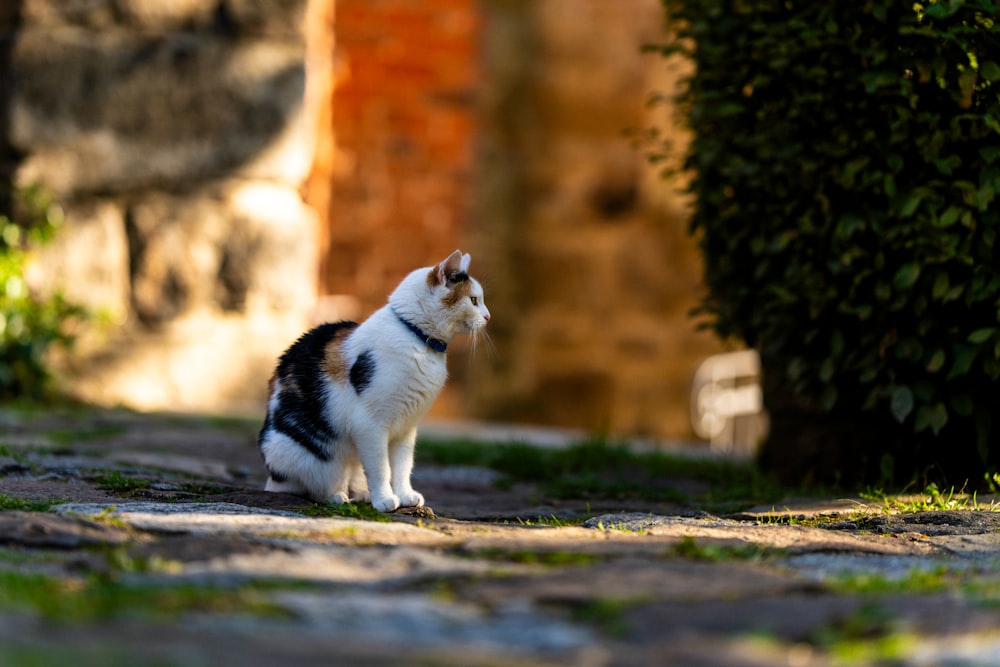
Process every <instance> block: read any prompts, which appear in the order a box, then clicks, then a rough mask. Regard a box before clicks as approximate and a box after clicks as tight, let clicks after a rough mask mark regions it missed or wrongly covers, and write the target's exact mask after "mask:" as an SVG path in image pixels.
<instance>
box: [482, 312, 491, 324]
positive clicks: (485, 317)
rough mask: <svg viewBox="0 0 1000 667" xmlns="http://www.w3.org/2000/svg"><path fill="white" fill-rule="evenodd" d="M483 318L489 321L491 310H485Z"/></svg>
mask: <svg viewBox="0 0 1000 667" xmlns="http://www.w3.org/2000/svg"><path fill="white" fill-rule="evenodd" d="M483 319H484V320H486V321H487V322H489V321H490V311H488V310H483Z"/></svg>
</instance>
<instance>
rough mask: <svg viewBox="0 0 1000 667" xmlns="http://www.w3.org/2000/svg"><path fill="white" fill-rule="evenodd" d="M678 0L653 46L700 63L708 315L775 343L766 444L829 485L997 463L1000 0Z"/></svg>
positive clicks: (755, 341)
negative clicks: (666, 35) (666, 37)
mask: <svg viewBox="0 0 1000 667" xmlns="http://www.w3.org/2000/svg"><path fill="white" fill-rule="evenodd" d="M663 4H664V6H665V8H666V10H667V15H668V17H669V19H670V20H669V26H670V27H671V29H673V30H674V31H675V32H676V33H677V40H676V41H674V42H673V43H672V44H669V45H666V46H664V47H659V48H660V50H661V51H662V52H663V53H664V55H667V56H671V55H674V54H676V53H683V54H685V55H687V56H688V57H690V58H691V59H692V60H693V62H694V64H695V65H696V71H695V72H694V74H693V75H692V76H691V77H690V79H689V80H688V85H687V88H686V90H685V92H684V93H682V96H681V99H680V102H681V105H682V108H683V114H684V117H685V119H686V122H687V124H688V125H689V127H690V129H691V130H692V131H693V140H692V143H691V145H690V149H689V153H688V156H687V159H686V167H687V168H688V169H690V170H691V172H692V175H693V180H692V181H691V185H690V191H691V193H693V194H694V195H695V196H696V205H695V209H694V217H693V220H692V223H691V226H692V230H693V232H694V233H696V234H698V235H699V237H700V243H701V247H702V249H703V251H704V258H705V267H706V268H705V282H706V284H707V296H706V298H705V300H704V302H703V306H702V308H701V313H702V314H703V315H706V316H707V317H708V320H709V322H710V326H711V327H713V328H714V329H715V331H717V332H718V333H719V334H720V335H722V336H723V337H736V338H739V339H742V340H744V341H745V342H746V343H747V344H748V345H750V346H752V347H755V348H757V349H758V350H759V351H760V352H761V356H762V360H763V364H764V369H765V373H766V376H765V402H766V403H767V405H768V408H769V410H770V411H771V416H772V425H773V430H772V435H771V437H770V438H769V441H768V442H767V443H766V444H765V446H764V448H763V450H762V454H763V460H764V461H765V462H769V463H771V464H772V465H774V466H777V467H778V468H781V470H779V472H783V473H784V476H785V477H794V478H798V479H801V478H802V477H803V476H805V477H810V476H812V477H814V478H820V479H825V480H833V481H836V480H837V479H840V480H841V481H844V480H849V479H851V478H857V480H865V481H869V482H872V481H880V480H881V481H886V480H887V478H890V477H896V478H897V481H899V480H900V478H901V477H902V478H905V477H907V476H908V477H910V478H913V477H914V476H920V475H925V476H926V475H931V476H933V475H935V474H940V475H943V476H945V477H951V478H961V477H963V476H964V477H969V476H972V477H975V478H976V479H982V475H983V473H984V472H986V471H987V470H996V469H998V467H1000V253H998V250H997V233H998V231H1000V207H998V206H997V201H996V196H997V191H998V189H1000V24H998V18H1000V17H998V9H997V6H996V5H995V4H994V2H992V0H967V1H963V0H938V1H935V0H927V1H924V2H920V3H917V4H913V3H909V2H898V1H895V0H866V1H864V2H808V1H805V0H736V1H733V0H727V1H725V2H723V1H722V0H663ZM810 425H813V426H816V427H817V428H811V427H810ZM838 452H839V453H838ZM958 482H959V483H960V482H961V480H960V479H959V480H958Z"/></svg>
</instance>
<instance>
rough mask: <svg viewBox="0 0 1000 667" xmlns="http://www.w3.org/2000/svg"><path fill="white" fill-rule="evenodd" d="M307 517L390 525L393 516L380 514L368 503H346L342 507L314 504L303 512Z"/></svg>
mask: <svg viewBox="0 0 1000 667" xmlns="http://www.w3.org/2000/svg"><path fill="white" fill-rule="evenodd" d="M302 513H303V514H305V515H306V516H313V517H338V516H339V517H344V518H346V519H360V520H362V521H380V522H383V523H388V522H391V521H392V515H391V514H386V513H384V512H379V511H378V510H377V509H375V508H374V507H372V506H371V505H369V504H368V503H344V504H342V505H334V504H333V503H327V504H325V505H324V504H319V503H316V504H313V505H311V506H309V507H306V508H304V509H303V510H302Z"/></svg>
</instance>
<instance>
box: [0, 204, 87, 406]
mask: <svg viewBox="0 0 1000 667" xmlns="http://www.w3.org/2000/svg"><path fill="white" fill-rule="evenodd" d="M14 200H15V205H14V209H15V212H14V214H13V215H12V216H10V217H8V216H4V215H0V400H5V401H6V400H12V399H27V400H43V399H47V398H50V397H51V396H52V382H51V380H52V374H51V373H50V371H49V369H48V366H47V353H48V352H49V350H50V348H52V346H54V345H57V346H64V347H69V346H70V345H71V344H72V342H73V335H72V333H71V330H72V326H71V325H72V323H73V321H74V320H80V319H82V318H85V317H86V316H87V313H86V311H85V310H84V309H83V308H81V307H80V306H76V305H73V304H71V303H69V302H68V301H67V300H66V299H65V298H63V296H62V295H61V294H60V293H59V292H53V293H51V294H49V295H41V294H39V293H38V292H37V290H33V289H32V287H31V286H30V285H29V281H28V278H27V275H26V274H27V272H28V270H29V267H30V264H31V262H32V260H33V254H32V251H33V250H34V249H37V248H38V247H39V246H41V245H43V244H45V243H48V242H50V241H51V240H52V238H53V236H54V235H55V233H56V231H57V229H58V228H59V226H60V225H61V224H62V211H61V209H60V208H59V207H58V206H56V205H55V204H54V203H53V201H52V199H51V196H50V195H48V194H47V193H46V192H45V191H44V190H43V189H41V188H38V187H28V188H22V189H19V190H17V191H16V193H15V197H14Z"/></svg>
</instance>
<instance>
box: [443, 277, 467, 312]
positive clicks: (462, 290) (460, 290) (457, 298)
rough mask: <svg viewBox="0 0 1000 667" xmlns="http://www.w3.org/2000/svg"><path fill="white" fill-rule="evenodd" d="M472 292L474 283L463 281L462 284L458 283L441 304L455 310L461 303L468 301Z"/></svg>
mask: <svg viewBox="0 0 1000 667" xmlns="http://www.w3.org/2000/svg"><path fill="white" fill-rule="evenodd" d="M471 291H472V281H471V280H463V281H462V282H460V283H457V284H456V285H455V286H454V287H453V288H452V289H451V291H450V292H448V294H446V295H445V296H444V297H443V298H442V299H441V302H442V303H444V305H446V306H447V307H448V308H454V307H455V306H457V305H458V304H459V303H461V301H462V300H463V299H468V298H469V292H471Z"/></svg>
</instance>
